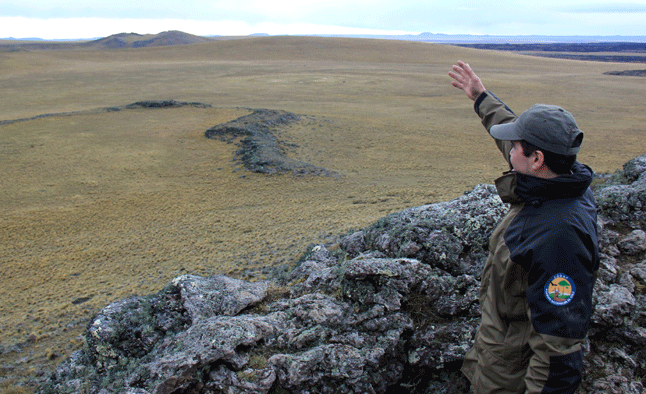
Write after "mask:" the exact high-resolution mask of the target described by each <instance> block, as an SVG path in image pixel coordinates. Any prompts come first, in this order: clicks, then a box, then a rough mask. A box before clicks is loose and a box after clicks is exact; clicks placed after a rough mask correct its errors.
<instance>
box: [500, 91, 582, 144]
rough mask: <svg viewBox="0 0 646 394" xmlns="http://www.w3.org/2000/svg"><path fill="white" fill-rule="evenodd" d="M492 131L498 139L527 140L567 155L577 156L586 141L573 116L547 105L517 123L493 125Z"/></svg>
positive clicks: (528, 111) (523, 116) (526, 114)
mask: <svg viewBox="0 0 646 394" xmlns="http://www.w3.org/2000/svg"><path fill="white" fill-rule="evenodd" d="M489 132H490V134H491V136H492V137H494V138H496V139H498V140H506V141H519V140H525V141H527V142H529V143H530V144H532V145H535V146H537V147H539V148H541V149H544V150H546V151H549V152H552V153H556V154H559V155H564V156H572V155H576V154H577V153H578V152H579V149H581V141H583V132H582V131H581V130H579V126H577V124H576V121H575V120H574V116H572V114H571V113H569V112H568V111H566V110H564V109H563V108H561V107H558V106H556V105H546V104H536V105H534V106H533V107H531V108H530V109H528V110H527V111H525V112H523V113H522V114H521V115H520V116H519V117H518V119H516V120H515V121H514V122H511V123H503V124H499V125H495V126H492V127H491V129H490V130H489Z"/></svg>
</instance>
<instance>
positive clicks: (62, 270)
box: [0, 37, 646, 390]
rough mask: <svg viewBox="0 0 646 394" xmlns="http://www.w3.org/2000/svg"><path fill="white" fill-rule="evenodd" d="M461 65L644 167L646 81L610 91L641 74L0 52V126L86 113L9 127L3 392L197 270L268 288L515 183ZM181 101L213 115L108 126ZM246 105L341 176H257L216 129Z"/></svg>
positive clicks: (264, 56) (158, 53)
mask: <svg viewBox="0 0 646 394" xmlns="http://www.w3.org/2000/svg"><path fill="white" fill-rule="evenodd" d="M458 59H461V60H465V61H468V62H469V63H470V64H471V65H472V66H473V67H474V69H475V70H476V72H478V73H479V75H480V76H481V77H482V79H483V81H484V83H485V85H486V86H487V87H488V88H489V89H490V90H492V91H493V92H495V93H496V95H498V96H499V97H501V98H502V99H503V100H505V102H506V103H507V104H508V105H510V106H511V107H512V108H513V109H515V110H516V111H517V113H520V112H522V111H523V110H525V109H526V108H528V107H529V106H531V105H532V104H535V103H539V102H541V103H549V104H557V105H561V106H563V107H565V108H566V109H568V110H570V111H571V112H572V113H573V114H574V115H575V117H576V118H577V120H578V122H579V125H580V127H581V129H583V130H584V131H585V133H586V134H585V135H586V136H585V140H584V147H583V149H582V153H581V154H580V156H579V157H580V160H581V161H582V162H584V163H587V164H589V165H590V166H592V167H593V168H594V169H595V170H596V171H597V172H612V171H614V170H616V169H617V168H619V167H620V166H621V165H622V164H623V163H624V162H625V161H627V160H629V159H631V158H633V157H635V156H638V155H641V154H644V153H646V152H645V149H644V147H645V144H644V129H645V125H646V113H645V111H644V97H646V83H645V82H646V81H645V80H644V79H643V78H639V77H617V76H608V75H603V73H604V72H606V71H612V70H626V69H630V68H636V69H637V68H639V67H640V66H641V65H639V64H637V65H635V64H614V63H593V62H581V61H568V60H556V59H543V58H536V57H530V56H523V55H519V54H514V53H504V52H494V51H482V50H475V49H468V48H458V47H451V46H443V45H436V44H424V43H413V42H403V41H383V40H361V39H335V38H305V37H270V38H249V39H242V40H223V41H216V42H212V43H205V44H195V45H185V46H172V47H157V48H140V49H125V50H110V51H107V50H105V51H102V50H80V49H69V50H42V51H17V52H0V91H1V94H0V108H2V111H1V112H0V121H3V120H13V119H29V118H32V117H35V116H38V115H42V114H56V113H69V112H75V111H80V113H77V114H75V115H60V116H50V117H44V118H37V119H32V120H25V121H20V122H15V123H12V124H5V125H2V126H0V165H1V166H2V172H3V176H2V177H1V178H0V238H1V240H2V242H1V243H0V264H1V268H0V317H1V320H0V346H3V347H4V349H5V352H4V354H2V353H0V357H1V358H2V362H3V363H5V364H6V365H11V366H13V367H11V368H4V369H2V370H1V371H2V372H0V373H1V374H4V375H5V376H4V377H5V380H4V383H3V384H2V385H0V390H1V389H6V390H12V389H10V388H9V387H11V384H13V383H15V382H18V381H20V380H21V379H26V377H28V376H32V375H34V374H38V371H46V370H47V369H48V368H51V366H52V365H53V364H55V363H57V362H59V361H60V360H61V359H62V358H63V357H64V356H66V355H68V354H69V353H70V352H71V351H73V350H75V349H76V348H78V347H79V346H80V343H81V342H80V339H79V338H77V336H78V335H79V333H80V332H81V331H82V329H83V327H84V325H85V324H86V322H87V319H88V318H89V317H90V316H91V315H92V314H93V313H95V312H96V311H98V310H99V309H100V308H102V307H103V306H105V305H107V304H108V303H110V302H112V301H115V300H118V299H122V298H124V297H127V296H130V295H134V294H137V295H145V294H150V293H154V292H156V291H158V290H159V289H161V288H162V287H163V286H164V285H166V284H167V283H168V282H169V281H170V280H171V279H172V278H173V277H175V276H177V275H180V274H184V273H191V274H198V275H212V274H217V273H220V274H227V275H232V276H238V277H245V278H248V279H250V280H255V279H256V278H257V277H258V276H257V275H256V276H254V274H251V273H250V272H251V271H254V272H257V271H259V270H262V269H263V268H264V267H271V266H276V265H279V264H284V263H289V262H292V261H294V260H295V259H297V258H298V256H299V255H300V254H301V253H303V251H304V250H305V248H306V246H307V245H308V244H311V243H327V244H333V243H334V242H335V241H336V240H337V237H338V236H339V235H342V234H344V233H346V232H348V231H351V230H352V229H358V228H362V227H364V226H367V225H369V224H371V223H372V222H374V221H375V220H377V219H378V218H380V217H382V216H385V215H387V214H388V213H390V212H394V211H398V210H401V209H404V208H407V207H412V206H417V205H423V204H427V203H432V202H437V201H441V200H448V199H451V198H454V197H457V196H458V195H460V194H461V193H463V192H464V191H466V190H470V189H471V188H472V187H473V186H474V185H476V184H478V183H491V182H492V180H493V179H494V178H495V177H496V176H498V175H499V174H500V172H501V171H503V170H505V169H506V168H505V165H504V163H503V162H502V159H501V158H500V155H499V154H498V152H497V151H496V150H495V147H494V145H493V144H492V143H491V141H490V138H489V137H488V135H487V134H486V132H485V131H484V129H483V128H482V126H481V125H480V124H479V121H478V118H477V116H476V115H475V113H474V112H473V109H472V103H471V102H470V101H469V100H468V99H466V97H465V96H464V94H463V93H462V92H460V91H459V90H457V89H455V88H453V87H451V85H450V78H449V77H448V76H447V72H448V71H449V69H450V67H451V65H452V64H454V63H455V62H456V61H457V60H458ZM642 68H643V66H642ZM168 99H175V100H178V101H189V102H194V101H197V102H203V103H207V104H211V105H212V106H213V108H192V107H182V108H167V109H131V110H122V111H118V112H96V111H94V110H96V109H97V108H104V107H112V106H123V105H126V104H130V103H132V102H135V101H140V100H168ZM249 108H269V109H280V110H285V111H289V112H293V113H296V114H300V115H307V116H304V117H303V122H301V123H298V124H295V125H292V126H290V127H287V128H285V129H282V130H280V131H279V132H280V139H282V140H285V141H288V142H290V143H293V144H296V146H295V147H293V148H291V150H290V151H289V152H288V154H289V155H290V156H292V157H294V158H296V159H299V160H303V161H306V162H309V163H312V164H314V165H317V166H321V167H325V168H327V169H329V170H333V171H336V172H339V173H341V174H342V176H341V177H339V178H327V177H294V176H292V175H279V176H265V175H260V174H254V173H249V172H247V171H245V170H240V168H239V167H238V166H235V165H234V163H233V162H232V158H233V153H234V151H235V150H236V147H235V146H234V145H231V144H227V143H225V142H221V141H219V140H209V139H206V138H205V137H204V131H205V130H206V129H208V128H209V127H211V126H214V125H216V124H219V123H224V122H227V121H229V120H232V119H235V118H237V117H239V116H242V115H245V114H247V113H249ZM93 111H94V112H93ZM331 247H332V246H331ZM15 344H20V347H21V348H22V352H14V351H6V350H7V349H10V348H11V347H12V346H13V345H15ZM14 367H15V368H14ZM0 376H1V375H0ZM3 386H4V387H3ZM13 390H18V389H13Z"/></svg>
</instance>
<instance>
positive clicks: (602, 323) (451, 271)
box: [41, 156, 646, 394]
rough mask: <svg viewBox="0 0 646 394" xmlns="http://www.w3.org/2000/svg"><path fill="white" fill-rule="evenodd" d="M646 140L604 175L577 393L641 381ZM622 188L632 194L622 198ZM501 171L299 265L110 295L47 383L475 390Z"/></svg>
mask: <svg viewBox="0 0 646 394" xmlns="http://www.w3.org/2000/svg"><path fill="white" fill-rule="evenodd" d="M644 163H646V156H644V157H640V158H637V159H635V160H632V161H631V162H629V163H627V164H626V166H624V170H622V171H619V172H617V174H615V175H614V176H612V177H611V179H610V180H609V181H608V183H606V184H602V185H601V186H598V187H597V190H596V191H595V193H596V195H597V198H598V202H599V212H600V219H599V234H600V248H601V252H602V254H601V257H602V261H601V269H600V271H599V279H598V282H597V286H596V290H595V295H594V300H595V304H596V310H595V313H594V315H593V317H592V329H591V331H590V335H589V343H588V345H587V346H586V355H585V361H584V362H585V369H586V375H585V377H584V383H583V384H582V387H581V390H580V392H582V393H630V394H633V393H634V394H639V393H642V392H643V390H644V387H643V384H642V383H641V381H642V380H643V379H644V377H645V375H646V371H645V370H644V368H645V367H644V365H646V350H644V349H646V346H645V345H646V329H645V328H643V327H646V296H645V294H644V293H645V290H646V236H645V235H644V234H645V233H644V227H645V226H644V224H645V221H644V216H643V215H644V211H643V206H644V203H645V202H646V191H645V189H644V187H645V184H646V171H645V169H646V166H644ZM626 204H627V205H626ZM505 210H506V206H505V205H504V204H503V203H502V202H501V201H500V199H499V198H498V197H497V195H496V193H495V189H494V188H493V186H490V185H479V186H477V187H475V188H474V190H473V191H471V192H469V193H466V194H465V195H463V196H461V197H460V198H457V199H455V200H453V201H449V202H443V203H439V204H432V205H426V206H422V207H416V208H411V209H407V210H404V211H402V212H399V213H396V214H392V215H389V216H388V217H386V218H383V219H381V220H379V221H378V222H377V223H375V224H374V225H372V226H370V227H368V228H366V229H364V230H361V231H358V232H355V233H352V234H349V235H348V236H346V237H345V238H343V240H342V242H341V249H340V251H338V252H335V253H331V252H330V251H329V250H328V249H326V248H325V247H324V246H322V245H319V246H316V247H314V248H312V249H311V250H309V251H308V254H307V258H305V259H304V260H303V261H302V262H300V263H298V264H297V265H296V267H295V268H294V269H293V270H291V272H289V273H288V274H285V275H278V274H277V276H276V277H275V278H272V279H271V280H268V281H259V282H255V283H250V282H244V281H240V280H238V279H233V278H229V277H225V276H213V277H210V278H202V277H198V276H192V275H185V276H181V277H178V278H176V279H175V280H174V281H173V282H172V283H170V284H169V285H168V286H167V287H166V288H165V289H163V290H162V291H160V292H159V293H158V294H155V295H151V296H146V297H132V298H129V299H126V300H122V301H119V302H116V303H114V304H112V305H109V306H108V307H106V308H105V309H104V310H103V311H101V312H100V313H99V314H98V315H97V316H95V317H94V318H93V319H92V321H91V323H90V324H89V326H88V329H87V333H86V338H87V344H86V346H85V347H84V348H83V349H81V350H79V351H78V352H76V353H74V355H73V356H71V357H70V358H69V359H67V360H66V361H64V362H63V363H62V364H61V365H60V366H59V368H58V369H57V370H56V372H55V374H54V375H52V377H51V379H50V381H49V382H48V383H47V384H46V385H45V386H44V387H43V388H42V391H41V392H42V393H71V392H88V393H101V394H107V393H132V394H134V393H141V394H143V393H303V394H304V393H350V392H353V393H395V392H397V393H399V392H407V393H429V394H430V393H467V392H468V391H469V388H468V383H467V382H466V381H465V380H464V378H463V377H462V376H461V375H460V373H459V372H458V370H459V367H460V365H461V362H462V358H463V357H464V354H465V353H466V351H467V350H468V349H469V348H470V347H471V345H472V342H473V338H474V335H475V331H476V329H477V327H478V324H479V306H478V297H477V294H478V287H479V273H480V270H481V266H482V264H483V262H484V261H485V259H486V254H487V239H488V236H489V235H490V233H491V232H492V230H493V228H494V227H495V225H496V223H497V221H498V220H499V219H500V218H501V217H502V215H504V213H505Z"/></svg>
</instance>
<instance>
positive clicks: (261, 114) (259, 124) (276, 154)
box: [204, 109, 339, 177]
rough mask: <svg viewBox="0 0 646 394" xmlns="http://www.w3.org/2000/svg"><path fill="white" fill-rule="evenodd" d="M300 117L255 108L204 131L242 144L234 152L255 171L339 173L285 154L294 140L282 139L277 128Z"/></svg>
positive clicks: (298, 173)
mask: <svg viewBox="0 0 646 394" xmlns="http://www.w3.org/2000/svg"><path fill="white" fill-rule="evenodd" d="M301 121H302V117H301V116H300V115H296V114H293V113H291V112H285V111H278V110H270V109H254V110H253V112H252V113H250V114H249V115H245V116H241V117H240V118H238V119H234V120H232V121H230V122H227V123H223V124H219V125H215V126H213V127H211V128H210V129H208V130H206V132H205V133H204V135H205V136H206V137H207V138H213V139H216V138H217V139H219V140H221V141H226V142H228V143H234V142H235V143H236V144H237V145H238V147H239V149H238V150H237V151H236V153H235V157H236V160H237V161H238V162H239V163H240V164H242V165H243V166H244V167H245V168H246V169H247V170H249V171H252V172H257V173H261V174H267V175H274V174H283V173H292V174H294V175H324V176H333V177H336V176H339V174H337V173H336V172H334V171H330V170H326V169H325V168H321V167H317V166H315V165H313V164H310V163H306V162H303V161H300V160H296V159H293V158H291V157H289V156H288V155H287V154H286V152H287V150H288V149H289V148H290V147H294V144H291V143H289V142H286V141H283V140H279V139H278V138H277V137H276V132H275V131H276V129H277V128H279V127H286V126H289V125H291V124H295V123H298V122H301Z"/></svg>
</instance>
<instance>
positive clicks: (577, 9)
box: [564, 3, 646, 23]
mask: <svg viewBox="0 0 646 394" xmlns="http://www.w3.org/2000/svg"><path fill="white" fill-rule="evenodd" d="M564 11H566V12H572V13H581V14H633V13H646V4H639V3H600V4H589V3H588V4H581V5H573V6H569V7H566V8H565V9H564ZM644 22H645V23H646V21H644Z"/></svg>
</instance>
